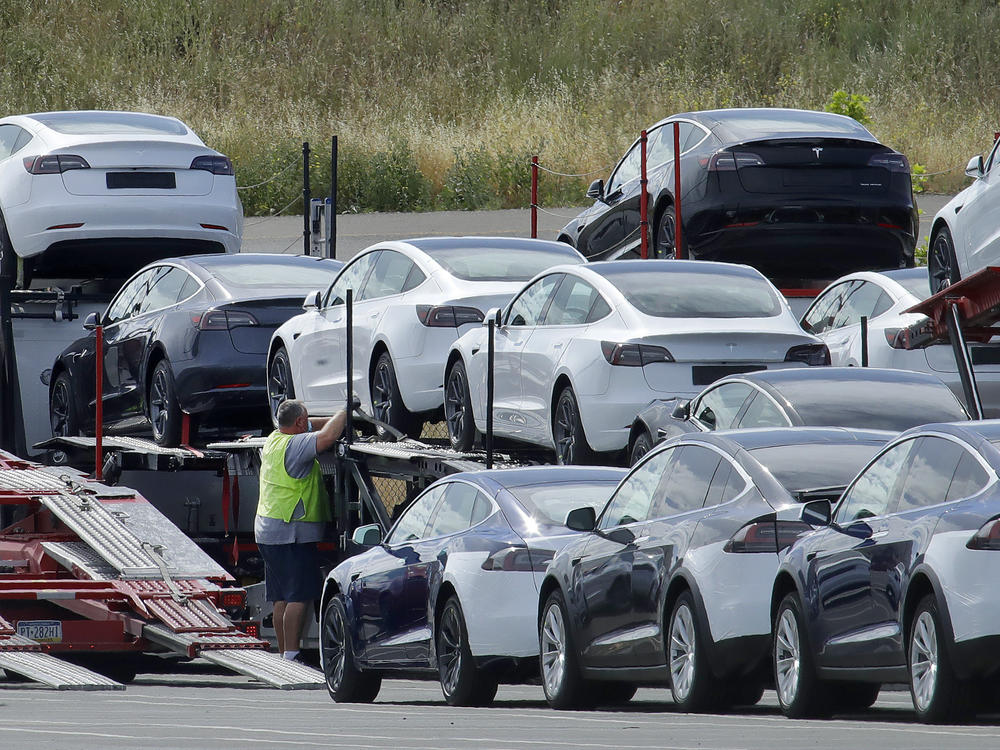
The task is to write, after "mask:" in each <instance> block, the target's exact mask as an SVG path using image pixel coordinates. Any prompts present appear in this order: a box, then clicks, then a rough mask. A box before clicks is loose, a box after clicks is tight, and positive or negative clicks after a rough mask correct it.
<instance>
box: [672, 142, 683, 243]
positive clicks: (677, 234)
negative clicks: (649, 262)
mask: <svg viewBox="0 0 1000 750" xmlns="http://www.w3.org/2000/svg"><path fill="white" fill-rule="evenodd" d="M674 257H675V258H677V259H678V260H681V259H682V258H683V257H684V253H683V252H682V251H681V124H680V123H679V122H675V123H674Z"/></svg>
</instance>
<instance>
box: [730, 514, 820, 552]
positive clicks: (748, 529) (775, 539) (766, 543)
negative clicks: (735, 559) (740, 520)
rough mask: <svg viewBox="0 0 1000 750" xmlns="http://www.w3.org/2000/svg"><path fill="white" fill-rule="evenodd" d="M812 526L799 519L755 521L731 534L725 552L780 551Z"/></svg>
mask: <svg viewBox="0 0 1000 750" xmlns="http://www.w3.org/2000/svg"><path fill="white" fill-rule="evenodd" d="M811 529H812V526H810V525H809V524H807V523H802V522H801V521H755V522H754V523H750V524H747V525H746V526H744V527H743V528H742V529H740V530H739V531H737V532H736V533H735V534H733V537H732V538H731V539H730V540H729V541H728V542H726V546H725V547H723V551H725V552H741V553H742V552H780V551H781V550H783V549H785V548H786V547H790V546H791V545H792V543H793V542H794V541H795V540H796V539H798V538H799V537H800V536H801V535H802V534H804V533H805V532H807V531H810V530H811Z"/></svg>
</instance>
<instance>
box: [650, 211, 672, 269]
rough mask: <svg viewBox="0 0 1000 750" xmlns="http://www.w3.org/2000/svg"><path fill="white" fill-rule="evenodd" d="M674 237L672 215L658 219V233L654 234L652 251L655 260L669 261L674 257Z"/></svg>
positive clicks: (666, 214) (669, 213) (667, 214)
mask: <svg viewBox="0 0 1000 750" xmlns="http://www.w3.org/2000/svg"><path fill="white" fill-rule="evenodd" d="M676 237H677V232H676V228H675V225H674V215H673V213H671V212H668V213H665V214H664V215H663V217H662V218H661V219H660V225H659V231H658V232H657V233H656V243H655V248H654V250H655V253H656V257H657V258H667V259H670V258H673V257H674V247H675V245H674V243H675V242H676Z"/></svg>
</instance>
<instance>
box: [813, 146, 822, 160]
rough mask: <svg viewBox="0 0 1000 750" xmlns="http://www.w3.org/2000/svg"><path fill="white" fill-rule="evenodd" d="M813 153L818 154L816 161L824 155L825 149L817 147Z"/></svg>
mask: <svg viewBox="0 0 1000 750" xmlns="http://www.w3.org/2000/svg"><path fill="white" fill-rule="evenodd" d="M813 153H814V154H816V159H817V160H818V159H819V155H820V154H822V153H823V149H822V148H820V147H819V146H817V147H816V148H814V149H813Z"/></svg>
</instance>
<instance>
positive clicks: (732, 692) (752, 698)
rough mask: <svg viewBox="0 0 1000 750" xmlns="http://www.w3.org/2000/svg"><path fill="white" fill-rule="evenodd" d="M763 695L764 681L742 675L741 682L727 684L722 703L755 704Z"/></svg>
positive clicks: (736, 704)
mask: <svg viewBox="0 0 1000 750" xmlns="http://www.w3.org/2000/svg"><path fill="white" fill-rule="evenodd" d="M763 697H764V683H763V682H757V681H755V680H752V679H750V678H748V677H744V678H742V681H741V682H737V683H736V684H733V685H730V686H729V689H728V690H726V691H725V697H724V698H723V703H724V704H725V705H726V706H756V705H757V704H758V703H760V699H761V698H763Z"/></svg>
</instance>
